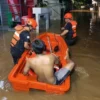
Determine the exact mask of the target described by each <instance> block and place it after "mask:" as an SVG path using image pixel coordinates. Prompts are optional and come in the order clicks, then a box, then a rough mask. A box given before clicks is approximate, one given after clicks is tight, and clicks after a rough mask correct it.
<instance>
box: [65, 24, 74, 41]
mask: <svg viewBox="0 0 100 100" xmlns="http://www.w3.org/2000/svg"><path fill="white" fill-rule="evenodd" d="M64 28H65V30H68V33H67V34H66V38H67V39H72V37H73V33H74V32H73V30H72V24H71V23H67V24H66V25H65V27H64Z"/></svg>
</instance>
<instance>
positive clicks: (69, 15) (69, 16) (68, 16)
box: [64, 13, 73, 19]
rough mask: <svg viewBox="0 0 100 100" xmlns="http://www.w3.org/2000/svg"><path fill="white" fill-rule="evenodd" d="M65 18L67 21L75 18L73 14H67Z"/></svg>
mask: <svg viewBox="0 0 100 100" xmlns="http://www.w3.org/2000/svg"><path fill="white" fill-rule="evenodd" d="M64 18H65V19H72V18H73V16H72V14H71V13H66V14H65V15H64Z"/></svg>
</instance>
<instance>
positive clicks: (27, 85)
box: [8, 33, 70, 94]
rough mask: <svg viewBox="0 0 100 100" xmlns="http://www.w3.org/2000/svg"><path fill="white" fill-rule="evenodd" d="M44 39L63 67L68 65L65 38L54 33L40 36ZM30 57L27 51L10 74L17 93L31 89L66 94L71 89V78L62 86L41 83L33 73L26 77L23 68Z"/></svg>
mask: <svg viewBox="0 0 100 100" xmlns="http://www.w3.org/2000/svg"><path fill="white" fill-rule="evenodd" d="M38 38H39V39H42V40H43V41H44V42H45V44H46V46H47V49H48V50H51V51H52V52H54V53H55V54H56V55H57V56H59V57H60V61H61V64H62V67H63V66H64V65H66V64H67V61H66V60H65V55H66V50H67V45H66V43H65V41H64V40H63V38H62V37H61V36H59V35H56V34H53V33H44V34H42V35H40V36H38ZM27 56H29V51H25V52H24V53H23V55H22V57H21V58H20V59H19V62H18V64H16V65H15V66H14V68H13V69H12V71H11V72H10V74H9V76H8V79H9V81H10V82H11V84H12V87H13V88H14V90H16V91H29V89H38V90H44V91H46V92H48V93H56V94H64V93H65V92H66V91H68V90H69V88H70V76H68V78H67V79H66V80H65V81H64V82H63V83H62V84H61V85H50V84H47V83H41V82H38V81H37V76H36V74H35V73H34V72H33V73H32V75H31V74H29V75H27V76H24V75H23V74H22V71H23V68H24V66H25V63H26V57H27Z"/></svg>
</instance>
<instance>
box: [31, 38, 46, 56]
mask: <svg viewBox="0 0 100 100" xmlns="http://www.w3.org/2000/svg"><path fill="white" fill-rule="evenodd" d="M32 49H33V51H34V52H35V53H36V54H42V53H43V51H45V50H46V46H45V43H44V42H43V41H42V40H40V39H36V40H34V41H33V42H32Z"/></svg>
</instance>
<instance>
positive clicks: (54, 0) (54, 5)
mask: <svg viewBox="0 0 100 100" xmlns="http://www.w3.org/2000/svg"><path fill="white" fill-rule="evenodd" d="M43 1H48V3H49V5H48V6H49V7H50V9H51V19H53V20H59V19H60V14H61V12H60V4H59V0H43Z"/></svg>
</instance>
